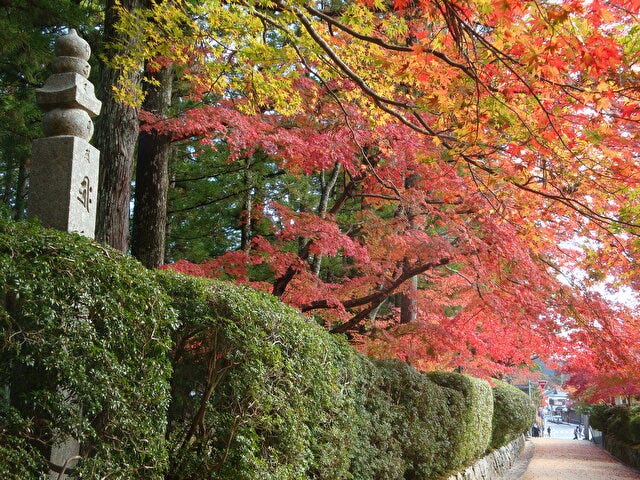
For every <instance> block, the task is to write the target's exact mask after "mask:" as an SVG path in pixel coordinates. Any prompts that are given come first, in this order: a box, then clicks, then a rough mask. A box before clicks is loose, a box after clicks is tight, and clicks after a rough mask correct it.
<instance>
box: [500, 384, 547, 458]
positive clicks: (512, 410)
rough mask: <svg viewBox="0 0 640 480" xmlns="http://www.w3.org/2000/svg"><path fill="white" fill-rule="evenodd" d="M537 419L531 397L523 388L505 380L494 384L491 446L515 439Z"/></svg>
mask: <svg viewBox="0 0 640 480" xmlns="http://www.w3.org/2000/svg"><path fill="white" fill-rule="evenodd" d="M535 420H536V410H535V406H534V405H533V403H532V401H531V399H530V398H529V397H528V396H527V395H525V394H524V393H523V392H522V391H521V390H519V389H517V388H516V387H514V386H513V385H509V384H508V383H505V382H500V381H496V382H495V385H494V386H493V425H492V426H493V432H492V434H491V448H492V449H495V448H499V447H501V446H502V445H505V444H507V443H509V442H510V441H512V440H514V439H515V438H516V437H517V436H518V434H519V433H521V432H523V431H525V430H527V429H528V428H529V427H530V426H531V425H533V424H534V422H535Z"/></svg>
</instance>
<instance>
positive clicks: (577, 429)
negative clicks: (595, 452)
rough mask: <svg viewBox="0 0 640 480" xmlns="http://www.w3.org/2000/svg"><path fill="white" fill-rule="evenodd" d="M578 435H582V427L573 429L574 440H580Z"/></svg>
mask: <svg viewBox="0 0 640 480" xmlns="http://www.w3.org/2000/svg"><path fill="white" fill-rule="evenodd" d="M578 435H580V427H576V428H574V429H573V439H574V440H578Z"/></svg>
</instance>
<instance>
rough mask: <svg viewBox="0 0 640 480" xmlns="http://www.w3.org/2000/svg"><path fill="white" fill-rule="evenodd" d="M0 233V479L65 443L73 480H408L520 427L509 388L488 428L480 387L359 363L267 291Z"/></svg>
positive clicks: (28, 472) (33, 231)
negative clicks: (71, 447) (70, 449)
mask: <svg viewBox="0 0 640 480" xmlns="http://www.w3.org/2000/svg"><path fill="white" fill-rule="evenodd" d="M0 222H1V223H0V275H1V277H0V278H2V279H3V284H2V287H1V289H2V290H1V291H0V292H1V297H0V298H2V303H0V307H1V308H0V321H2V327H3V329H2V343H1V344H0V360H1V363H0V382H1V383H0V385H6V386H8V388H5V389H4V392H5V393H4V394H3V395H2V396H0V471H3V472H12V473H10V474H9V475H10V476H9V477H6V478H11V479H18V478H19V479H29V478H34V479H35V478H38V476H39V474H40V473H41V472H43V471H45V470H46V468H47V459H48V452H49V449H50V446H51V444H52V443H53V442H55V441H58V440H61V439H64V438H68V437H69V436H72V437H74V438H77V439H79V440H80V444H81V448H82V450H81V454H82V456H83V459H82V461H81V462H80V463H79V464H78V466H77V475H78V477H79V478H92V479H93V478H96V479H97V478H103V477H106V478H112V479H137V478H139V479H142V478H144V479H160V478H163V479H166V480H181V479H192V478H198V479H221V480H224V479H229V480H230V479H234V480H245V479H246V480H253V479H256V480H257V479H260V480H264V479H266V480H269V479H273V480H287V479H291V480H293V479H308V478H314V479H318V480H323V479H326V480H329V479H331V480H339V479H345V480H346V479H350V480H365V479H371V478H376V479H381V480H394V479H406V480H412V479H416V480H418V479H420V480H425V479H433V478H438V477H440V476H442V475H444V474H446V473H448V472H450V471H454V470H456V469H459V468H460V467H461V466H463V465H465V464H467V463H469V462H471V461H472V460H473V459H475V458H477V457H479V456H481V455H483V454H484V453H485V451H486V450H487V448H488V446H489V444H490V442H491V445H492V447H497V446H500V443H501V442H506V441H508V440H510V439H512V438H515V436H517V435H518V434H520V433H521V432H522V431H523V430H524V429H525V428H526V427H527V426H528V425H525V424H526V421H524V420H522V421H521V422H516V421H514V420H513V419H524V418H528V417H527V415H528V414H529V410H530V405H527V404H526V402H525V401H523V400H522V398H519V397H518V394H517V393H516V392H513V391H509V393H508V395H509V399H508V400H505V401H502V400H500V401H499V400H496V405H498V408H499V409H500V412H502V413H500V415H501V416H504V417H505V418H508V419H510V420H508V421H504V422H503V423H502V424H501V423H500V421H497V420H496V415H497V413H495V414H494V409H493V403H494V401H493V398H494V394H495V392H496V390H495V389H494V394H492V392H491V389H490V387H489V384H488V383H487V382H485V381H482V380H478V379H474V378H471V377H468V376H466V375H460V374H453V373H445V372H438V373H433V374H430V375H425V374H422V373H420V372H418V371H417V370H415V369H414V368H413V367H411V366H409V365H407V364H404V363H401V362H397V361H374V360H371V359H368V358H366V357H364V356H362V355H360V354H359V353H358V352H356V351H355V350H354V349H353V348H352V347H350V346H349V345H348V344H347V343H346V342H345V341H344V339H342V338H340V337H336V336H332V335H330V334H328V333H327V332H326V331H325V330H324V329H323V328H321V327H320V326H318V325H317V324H315V323H314V322H313V321H312V320H310V319H308V318H306V317H304V316H302V315H300V313H299V312H297V311H295V310H294V309H292V308H291V307H288V306H285V305H284V304H282V303H280V302H279V301H277V300H276V299H275V298H274V297H271V296H269V295H267V294H264V293H261V292H256V291H253V290H251V289H249V288H247V287H240V286H235V285H232V284H228V283H223V282H214V281H210V280H204V279H196V278H193V277H188V276H185V275H181V274H177V273H173V272H168V271H155V272H149V271H146V270H144V269H143V268H142V267H141V266H140V265H139V264H138V263H137V262H135V261H134V260H132V259H131V258H129V257H127V256H122V255H120V254H118V253H116V252H114V251H112V250H109V249H104V248H103V247H100V246H97V245H96V244H95V243H92V242H91V241H89V240H87V239H84V238H81V237H78V236H75V235H68V234H63V233H59V232H55V231H51V230H43V229H40V228H38V227H36V226H34V225H31V224H14V223H10V222H8V221H3V220H0ZM505 390H508V389H506V387H505ZM520 393H521V392H520ZM496 395H497V394H496ZM521 395H522V396H524V397H526V396H525V395H524V394H522V393H521ZM496 398H497V397H496ZM505 398H506V397H505ZM514 409H515V410H517V411H512V410H514ZM523 410H526V412H525V411H523ZM496 412H497V410H496ZM492 420H493V424H494V425H499V429H500V431H499V433H496V432H495V431H493V432H492V429H491V425H492Z"/></svg>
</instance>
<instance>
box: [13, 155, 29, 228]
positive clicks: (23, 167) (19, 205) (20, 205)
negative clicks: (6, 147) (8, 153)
mask: <svg viewBox="0 0 640 480" xmlns="http://www.w3.org/2000/svg"><path fill="white" fill-rule="evenodd" d="M28 162H29V159H28V158H26V157H25V158H21V159H20V166H19V167H18V179H17V183H16V203H15V207H14V209H15V210H14V214H13V218H14V220H22V219H23V218H24V212H25V200H26V198H27V196H26V193H25V191H26V185H27V170H28Z"/></svg>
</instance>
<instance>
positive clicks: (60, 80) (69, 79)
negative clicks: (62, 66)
mask: <svg viewBox="0 0 640 480" xmlns="http://www.w3.org/2000/svg"><path fill="white" fill-rule="evenodd" d="M36 102H37V103H38V105H39V106H40V108H42V109H43V110H45V111H49V110H53V109H55V108H76V109H81V110H84V111H86V112H87V113H88V114H89V116H90V117H95V116H96V115H98V113H100V108H101V107H102V102H100V100H98V99H97V98H96V95H95V91H94V88H93V84H92V83H91V82H89V80H87V79H86V78H84V77H83V76H82V75H79V74H78V73H75V72H65V73H56V74H54V75H51V76H50V77H49V78H48V79H47V81H46V82H45V84H44V86H43V87H42V88H37V89H36Z"/></svg>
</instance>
